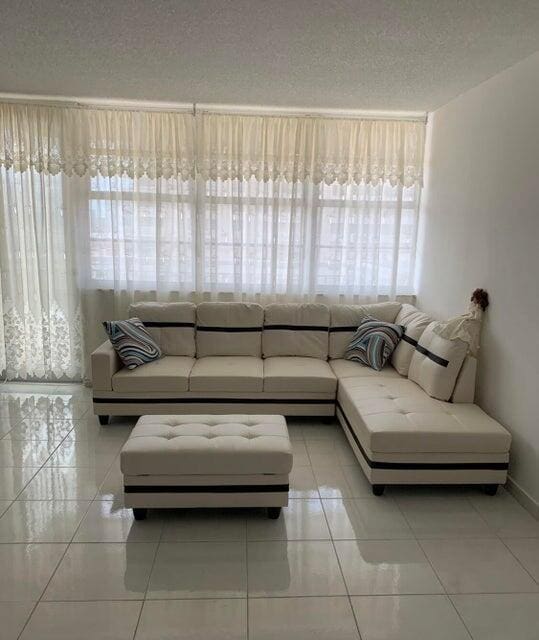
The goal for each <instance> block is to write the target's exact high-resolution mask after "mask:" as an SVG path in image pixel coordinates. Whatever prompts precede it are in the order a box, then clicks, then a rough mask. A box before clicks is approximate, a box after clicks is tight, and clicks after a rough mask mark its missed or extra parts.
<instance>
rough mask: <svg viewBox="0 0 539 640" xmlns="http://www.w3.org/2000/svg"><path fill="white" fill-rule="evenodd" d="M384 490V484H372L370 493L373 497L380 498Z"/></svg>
mask: <svg viewBox="0 0 539 640" xmlns="http://www.w3.org/2000/svg"><path fill="white" fill-rule="evenodd" d="M385 488H386V485H385V484H373V485H372V492H373V493H374V495H375V496H381V495H382V494H383V493H384V489H385Z"/></svg>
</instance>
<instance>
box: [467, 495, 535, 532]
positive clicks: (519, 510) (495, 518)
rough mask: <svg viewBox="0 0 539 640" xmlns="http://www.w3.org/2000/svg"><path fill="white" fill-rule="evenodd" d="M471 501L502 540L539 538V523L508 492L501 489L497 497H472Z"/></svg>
mask: <svg viewBox="0 0 539 640" xmlns="http://www.w3.org/2000/svg"><path fill="white" fill-rule="evenodd" d="M489 498H490V499H489ZM470 501H471V503H472V504H473V505H474V507H475V508H476V509H477V511H478V512H479V513H480V514H481V517H482V518H483V519H484V520H485V521H486V523H487V524H488V525H489V527H490V528H491V529H492V530H493V531H494V532H495V533H496V534H497V535H498V536H500V538H534V537H535V538H539V521H538V520H536V519H535V518H534V517H533V516H532V515H531V514H530V513H528V512H527V511H526V509H524V507H522V506H521V505H520V504H519V503H518V502H517V501H516V500H515V498H513V496H512V495H511V494H510V493H508V492H507V491H504V490H503V489H500V490H498V493H497V494H496V495H495V496H485V495H480V494H477V495H472V496H471V497H470Z"/></svg>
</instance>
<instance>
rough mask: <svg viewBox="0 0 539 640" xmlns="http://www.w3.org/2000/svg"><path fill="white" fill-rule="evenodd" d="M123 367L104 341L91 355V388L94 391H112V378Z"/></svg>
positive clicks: (114, 352) (114, 351)
mask: <svg viewBox="0 0 539 640" xmlns="http://www.w3.org/2000/svg"><path fill="white" fill-rule="evenodd" d="M122 367H123V363H122V361H121V360H120V356H119V355H118V354H117V353H116V350H115V349H114V347H113V346H112V344H111V342H110V340H106V341H105V342H104V343H103V344H102V345H100V346H99V347H97V349H96V350H95V351H94V352H93V353H92V387H93V389H94V392H96V391H112V376H113V375H114V374H115V373H116V371H118V370H120V369H121V368H122Z"/></svg>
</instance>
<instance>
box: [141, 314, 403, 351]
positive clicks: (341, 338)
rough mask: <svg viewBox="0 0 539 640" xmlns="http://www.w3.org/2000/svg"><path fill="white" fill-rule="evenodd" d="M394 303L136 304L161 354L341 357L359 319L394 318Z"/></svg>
mask: <svg viewBox="0 0 539 640" xmlns="http://www.w3.org/2000/svg"><path fill="white" fill-rule="evenodd" d="M400 308H401V304H400V303H398V302H382V303H375V304H366V305H333V306H331V307H328V306H326V305H325V304H316V303H312V304H300V303H298V304H294V303H290V304H269V305H267V306H266V307H262V306H261V305H259V304H256V303H243V302H202V303H200V304H199V305H195V304H193V303H191V302H170V303H158V302H140V303H136V304H133V305H131V307H130V309H129V315H130V317H133V316H136V317H138V318H140V319H141V320H142V321H143V323H144V325H145V326H146V327H147V329H148V331H149V333H150V334H151V335H152V337H153V338H154V339H155V340H156V342H157V343H158V344H159V345H160V347H161V349H162V351H163V353H164V354H165V355H175V356H190V357H194V356H195V355H196V356H197V357H199V358H202V357H204V356H233V355H237V356H254V357H261V356H263V357H264V358H270V357H273V356H303V357H310V358H318V359H321V360H327V359H328V356H329V358H343V357H344V353H345V351H346V348H347V346H348V344H349V342H350V339H351V338H352V336H353V335H354V332H355V331H356V329H357V327H358V326H359V324H360V322H361V320H362V319H364V318H365V317H367V316H372V317H374V318H377V319H378V320H383V321H385V322H393V321H394V320H395V317H396V316H397V313H398V312H399V310H400Z"/></svg>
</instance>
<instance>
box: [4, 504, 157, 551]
mask: <svg viewBox="0 0 539 640" xmlns="http://www.w3.org/2000/svg"><path fill="white" fill-rule="evenodd" d="M64 504H72V502H71V501H64ZM163 522H164V517H163V512H159V511H152V512H151V513H150V515H149V517H148V518H147V520H145V521H144V522H137V521H136V520H135V519H134V517H133V511H132V510H131V509H124V508H123V507H117V506H116V505H115V503H114V502H112V501H105V500H103V501H95V502H92V503H91V506H90V508H89V509H88V510H87V512H86V514H85V515H84V518H83V519H82V522H81V523H80V526H79V527H78V529H77V532H76V534H75V537H74V538H73V542H159V540H160V539H161V533H162V531H163ZM1 524H2V521H1V520H0V530H1Z"/></svg>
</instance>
